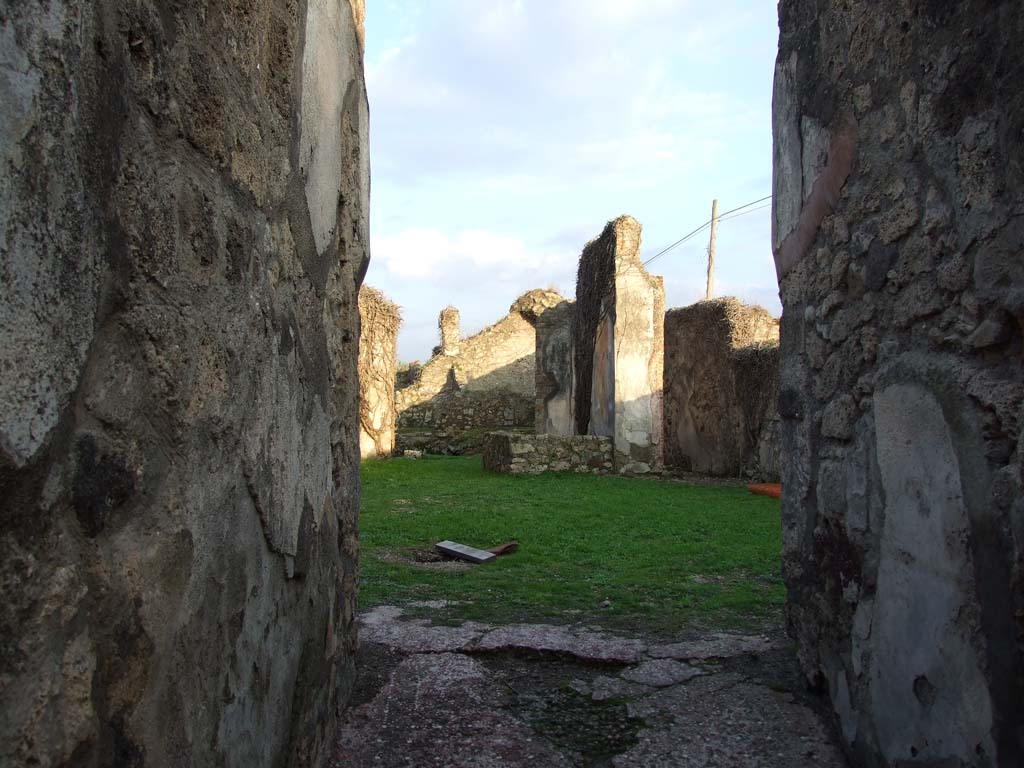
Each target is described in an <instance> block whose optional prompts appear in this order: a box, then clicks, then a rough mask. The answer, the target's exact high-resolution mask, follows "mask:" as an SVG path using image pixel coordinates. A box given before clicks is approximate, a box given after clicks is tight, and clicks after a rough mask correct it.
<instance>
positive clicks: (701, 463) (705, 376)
mask: <svg viewBox="0 0 1024 768" xmlns="http://www.w3.org/2000/svg"><path fill="white" fill-rule="evenodd" d="M778 338H779V326H778V323H777V322H776V321H775V319H774V318H772V316H771V315H770V314H769V313H768V310H766V309H764V308H763V307H758V306H748V305H745V304H743V303H742V302H740V301H739V300H737V299H734V298H722V299H712V300H710V301H701V302H698V303H696V304H693V305H691V306H689V307H683V308H680V309H672V310H669V312H668V313H667V314H666V315H665V371H664V376H665V388H664V398H665V406H664V407H665V465H666V466H668V467H674V468H678V469H683V470H688V471H693V472H699V473H701V474H708V475H720V476H723V475H724V476H731V477H741V476H748V477H753V478H757V479H761V480H776V479H778V464H779V462H778V456H777V453H776V450H777V440H776V439H774V438H773V437H771V436H765V437H764V438H762V433H763V432H764V431H765V430H769V431H774V430H777V422H778V419H777V417H776V413H777V409H776V400H777V392H778ZM762 454H763V455H762Z"/></svg>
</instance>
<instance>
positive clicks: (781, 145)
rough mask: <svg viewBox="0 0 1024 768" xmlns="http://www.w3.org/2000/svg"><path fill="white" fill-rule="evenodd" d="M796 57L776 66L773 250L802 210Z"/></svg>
mask: <svg viewBox="0 0 1024 768" xmlns="http://www.w3.org/2000/svg"><path fill="white" fill-rule="evenodd" d="M796 69H797V54H796V51H793V53H792V54H790V57H789V58H788V59H786V60H785V61H781V60H780V61H778V62H776V64H775V85H774V90H773V92H772V135H773V136H774V139H775V140H774V146H773V149H772V154H773V157H772V194H773V197H772V247H773V248H774V249H775V250H778V248H779V247H780V246H781V245H782V242H783V240H785V239H786V237H788V236H789V233H790V232H792V231H793V230H794V229H795V228H796V224H797V221H798V220H799V219H800V209H801V208H802V207H803V201H804V196H803V171H802V162H803V151H802V147H801V141H800V114H799V110H798V106H799V105H798V104H797V97H796Z"/></svg>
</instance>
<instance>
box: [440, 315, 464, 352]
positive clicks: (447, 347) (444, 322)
mask: <svg viewBox="0 0 1024 768" xmlns="http://www.w3.org/2000/svg"><path fill="white" fill-rule="evenodd" d="M437 330H438V333H439V334H440V336H441V345H440V346H438V347H436V348H435V349H434V354H435V355H457V354H459V342H460V341H462V322H461V316H460V315H459V310H458V309H456V308H455V307H452V306H447V307H445V308H444V309H442V310H441V314H440V315H438V317H437Z"/></svg>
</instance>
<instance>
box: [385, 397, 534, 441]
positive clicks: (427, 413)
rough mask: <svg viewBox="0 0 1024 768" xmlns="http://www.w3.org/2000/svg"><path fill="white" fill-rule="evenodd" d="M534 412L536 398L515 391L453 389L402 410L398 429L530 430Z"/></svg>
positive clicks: (452, 430)
mask: <svg viewBox="0 0 1024 768" xmlns="http://www.w3.org/2000/svg"><path fill="white" fill-rule="evenodd" d="M533 411H534V404H533V398H530V397H526V396H525V395H520V394H518V393H516V392H509V391H507V390H498V391H497V392H472V391H470V392H466V391H464V390H453V391H448V392H442V393H441V394H440V395H438V396H437V397H435V398H434V399H433V400H431V401H430V402H427V403H423V404H422V405H416V406H413V407H412V408H409V409H407V410H405V411H403V412H402V415H401V416H400V417H399V426H400V427H402V429H421V430H422V429H429V430H434V431H438V432H446V433H448V434H452V433H454V432H461V431H465V430H473V429H480V428H484V427H491V428H493V427H530V426H533Z"/></svg>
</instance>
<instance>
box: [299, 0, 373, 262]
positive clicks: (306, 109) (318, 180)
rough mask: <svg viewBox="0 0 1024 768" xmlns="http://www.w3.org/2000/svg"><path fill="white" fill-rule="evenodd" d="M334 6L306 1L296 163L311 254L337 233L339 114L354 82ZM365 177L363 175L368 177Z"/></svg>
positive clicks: (331, 1)
mask: <svg viewBox="0 0 1024 768" xmlns="http://www.w3.org/2000/svg"><path fill="white" fill-rule="evenodd" d="M342 13H344V14H346V15H349V14H350V13H351V10H350V9H349V7H348V5H347V4H342V3H341V2H340V1H339V0H310V3H309V9H308V11H307V12H306V48H305V51H304V52H303V58H302V129H301V137H300V139H299V163H300V166H301V168H302V173H303V176H305V179H306V205H307V206H308V207H309V216H310V220H311V221H312V224H313V238H314V240H315V241H316V249H317V252H318V253H320V254H323V253H324V251H326V250H327V248H328V246H329V245H330V244H331V240H332V238H333V236H334V233H335V230H336V228H337V224H338V222H337V218H338V199H339V195H340V194H341V184H342V164H343V160H344V158H343V156H342V155H343V152H342V135H341V128H342V126H341V113H342V107H343V102H344V98H345V87H346V86H347V84H349V83H351V82H352V80H353V78H354V77H355V70H354V66H353V63H352V59H351V57H350V55H349V54H350V51H349V48H348V46H347V45H345V43H346V37H345V34H344V30H347V29H348V25H347V24H345V25H343V24H342ZM368 175H369V174H367V176H368Z"/></svg>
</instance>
